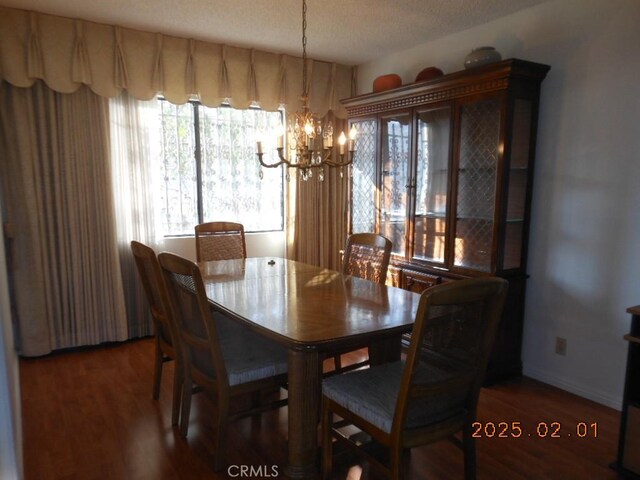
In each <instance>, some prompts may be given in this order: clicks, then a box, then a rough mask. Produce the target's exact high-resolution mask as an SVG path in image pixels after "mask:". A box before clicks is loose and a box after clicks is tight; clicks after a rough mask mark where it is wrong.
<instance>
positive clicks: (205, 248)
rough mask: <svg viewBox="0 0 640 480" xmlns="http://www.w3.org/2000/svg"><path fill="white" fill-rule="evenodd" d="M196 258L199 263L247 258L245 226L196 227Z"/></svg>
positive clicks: (221, 224)
mask: <svg viewBox="0 0 640 480" xmlns="http://www.w3.org/2000/svg"><path fill="white" fill-rule="evenodd" d="M195 231H196V258H197V260H198V261H199V262H207V261H210V260H231V259H234V258H247V245H246V243H245V238H244V226H243V225H242V224H241V223H235V222H208V223H201V224H200V225H196V228H195Z"/></svg>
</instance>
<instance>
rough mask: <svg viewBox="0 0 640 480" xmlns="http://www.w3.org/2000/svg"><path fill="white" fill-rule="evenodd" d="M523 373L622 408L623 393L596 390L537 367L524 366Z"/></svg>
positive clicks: (610, 405) (618, 408)
mask: <svg viewBox="0 0 640 480" xmlns="http://www.w3.org/2000/svg"><path fill="white" fill-rule="evenodd" d="M522 374H523V375H525V376H527V377H531V378H533V379H534V380H539V381H541V382H543V383H548V384H549V385H553V386H554V387H558V388H560V389H562V390H566V391H567V392H570V393H573V394H575V395H578V396H580V397H583V398H586V399H588V400H592V401H594V402H596V403H600V404H602V405H606V406H607V407H611V408H614V409H616V410H618V411H620V410H622V395H620V396H617V395H611V394H610V393H604V392H601V391H598V390H594V389H593V388H591V387H588V386H585V385H580V384H578V383H575V382H572V381H570V380H567V379H566V378H562V377H558V376H556V375H551V374H549V373H548V372H545V371H543V370H540V369H536V368H527V367H525V368H523V371H522Z"/></svg>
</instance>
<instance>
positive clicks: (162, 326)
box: [131, 240, 174, 346]
mask: <svg viewBox="0 0 640 480" xmlns="http://www.w3.org/2000/svg"><path fill="white" fill-rule="evenodd" d="M131 253H133V258H134V259H135V262H136V267H137V268H138V273H139V275H140V280H141V281H142V286H143V288H144V293H145V294H146V297H147V301H148V302H149V307H150V309H151V316H152V318H153V324H154V328H155V331H156V335H158V337H159V338H160V340H161V341H162V342H164V343H165V344H167V345H169V346H172V345H173V336H174V335H173V330H172V326H171V325H170V323H169V319H168V318H167V315H166V314H165V305H166V304H167V303H166V301H167V298H166V295H167V293H166V290H165V285H164V282H163V280H162V272H161V270H160V264H159V263H158V258H157V257H156V252H154V251H153V249H152V248H151V247H149V246H147V245H145V244H144V243H140V242H137V241H135V240H133V241H132V242H131Z"/></svg>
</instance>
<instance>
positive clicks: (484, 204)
mask: <svg viewBox="0 0 640 480" xmlns="http://www.w3.org/2000/svg"><path fill="white" fill-rule="evenodd" d="M460 139H461V140H460V159H459V165H458V168H459V170H458V189H457V191H458V199H457V200H458V202H457V204H458V207H457V212H456V213H457V218H456V238H455V247H454V250H455V252H454V263H455V265H456V266H460V267H466V268H473V269H476V270H482V271H490V269H491V250H492V243H493V242H492V239H493V224H494V209H495V195H496V180H497V167H498V156H499V143H500V101H499V98H497V97H492V98H488V99H484V100H480V101H477V102H473V103H468V104H465V105H463V106H462V109H461V115H460Z"/></svg>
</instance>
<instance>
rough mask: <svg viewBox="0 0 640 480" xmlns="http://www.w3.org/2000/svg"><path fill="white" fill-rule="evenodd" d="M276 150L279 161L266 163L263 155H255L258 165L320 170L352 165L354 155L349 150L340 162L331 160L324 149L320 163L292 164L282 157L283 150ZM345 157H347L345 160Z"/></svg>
mask: <svg viewBox="0 0 640 480" xmlns="http://www.w3.org/2000/svg"><path fill="white" fill-rule="evenodd" d="M277 150H278V157H279V158H280V160H279V161H278V162H274V163H266V162H265V161H264V160H263V158H262V157H263V155H264V153H257V154H256V155H257V156H258V161H259V162H260V165H261V166H262V167H265V168H278V167H280V166H282V165H286V166H287V167H288V168H298V169H309V168H322V167H346V166H348V165H351V163H353V156H354V154H355V151H354V150H349V152H348V153H347V154H344V153H341V154H340V155H339V156H340V160H339V161H335V160H332V159H331V149H329V148H325V149H324V151H323V153H322V157H323V158H322V160H321V161H320V162H315V163H314V162H310V161H306V162H301V163H298V162H296V163H292V162H290V161H289V160H287V159H286V158H285V157H284V155H283V153H282V152H283V150H284V149H283V148H278V149H277ZM345 157H347V158H346V160H345Z"/></svg>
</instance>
